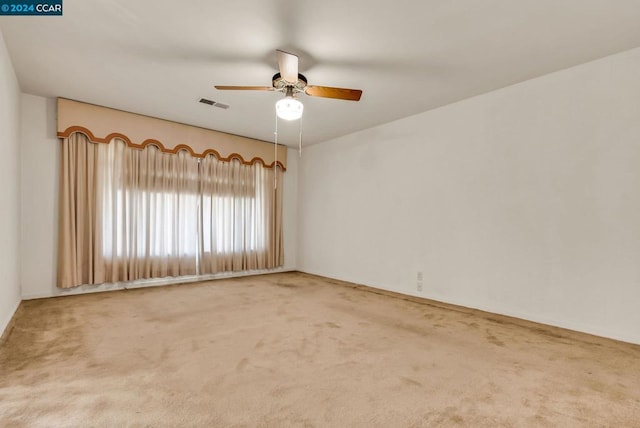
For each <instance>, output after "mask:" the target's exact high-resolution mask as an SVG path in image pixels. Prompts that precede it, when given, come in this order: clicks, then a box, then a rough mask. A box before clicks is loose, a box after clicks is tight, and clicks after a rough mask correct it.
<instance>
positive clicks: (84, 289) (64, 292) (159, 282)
mask: <svg viewBox="0 0 640 428" xmlns="http://www.w3.org/2000/svg"><path fill="white" fill-rule="evenodd" d="M296 270H297V269H295V268H292V267H281V268H277V269H266V270H256V271H245V272H223V273H217V274H211V275H199V276H197V275H193V276H183V277H170V278H158V279H145V280H137V281H129V282H115V283H105V284H99V285H81V286H79V287H75V288H66V289H61V288H55V289H52V290H51V291H47V292H41V293H29V294H23V295H22V299H23V300H33V299H46V298H49V297H60V296H74V295H78V294H90V293H102V292H105V291H117V290H127V289H134V288H147V287H161V286H164V285H175V284H188V283H193V282H200V281H211V280H214V279H224V278H239V277H243V276H251V275H264V274H269V273H282V272H292V271H296Z"/></svg>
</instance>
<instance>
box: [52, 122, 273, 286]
mask: <svg viewBox="0 0 640 428" xmlns="http://www.w3.org/2000/svg"><path fill="white" fill-rule="evenodd" d="M274 174H278V183H281V182H282V179H281V177H282V171H281V170H280V169H279V168H275V169H268V168H264V167H263V166H262V165H259V164H254V165H244V164H242V163H241V162H240V161H238V160H233V161H231V162H221V161H219V160H218V159H216V158H215V157H213V156H208V157H206V158H204V159H201V160H199V159H197V158H194V157H192V156H190V155H189V154H188V153H187V152H186V151H180V152H178V153H177V154H169V153H163V152H161V151H160V150H159V149H158V148H156V147H154V146H147V147H146V148H144V149H142V150H137V149H132V148H130V147H127V145H126V143H125V142H124V141H122V140H120V139H114V140H113V141H111V142H110V143H109V144H95V143H92V142H90V141H89V140H88V138H87V137H86V136H85V135H84V134H82V133H75V134H72V135H71V136H70V137H69V138H67V139H63V141H62V162H61V172H60V217H59V241H58V286H59V287H61V288H68V287H74V286H77V285H81V284H100V283H103V282H118V281H131V280H135V279H145V278H160V277H166V276H174V277H177V276H184V275H194V274H207V273H216V272H224V271H241V270H254V269H267V268H273V267H277V266H281V265H282V263H283V258H284V256H283V249H282V225H281V222H282V207H281V204H282V194H281V191H280V189H274V179H275V175H274Z"/></svg>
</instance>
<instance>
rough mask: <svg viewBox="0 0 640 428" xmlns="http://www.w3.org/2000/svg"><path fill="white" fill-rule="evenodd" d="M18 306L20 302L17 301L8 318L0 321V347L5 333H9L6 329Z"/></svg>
mask: <svg viewBox="0 0 640 428" xmlns="http://www.w3.org/2000/svg"><path fill="white" fill-rule="evenodd" d="M19 306H20V301H19V300H18V302H16V305H15V308H13V311H11V313H10V314H9V316H8V318H7V319H2V320H0V345H2V343H3V342H4V339H5V333H8V332H9V329H8V328H7V327H9V325H10V324H11V322H12V320H13V317H14V316H15V315H16V311H17V310H18V307H19Z"/></svg>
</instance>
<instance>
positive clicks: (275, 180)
mask: <svg viewBox="0 0 640 428" xmlns="http://www.w3.org/2000/svg"><path fill="white" fill-rule="evenodd" d="M275 115H276V131H275V132H274V134H275V138H274V140H273V153H274V156H273V158H274V161H273V189H274V190H276V189H277V188H278V170H277V168H278V113H277V112H276V113H275Z"/></svg>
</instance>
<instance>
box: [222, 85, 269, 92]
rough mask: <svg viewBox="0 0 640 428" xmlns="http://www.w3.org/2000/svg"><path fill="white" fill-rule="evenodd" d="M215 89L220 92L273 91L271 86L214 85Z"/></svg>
mask: <svg viewBox="0 0 640 428" xmlns="http://www.w3.org/2000/svg"><path fill="white" fill-rule="evenodd" d="M215 88H216V89H220V90H222V91H273V87H272V86H219V85H215Z"/></svg>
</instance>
